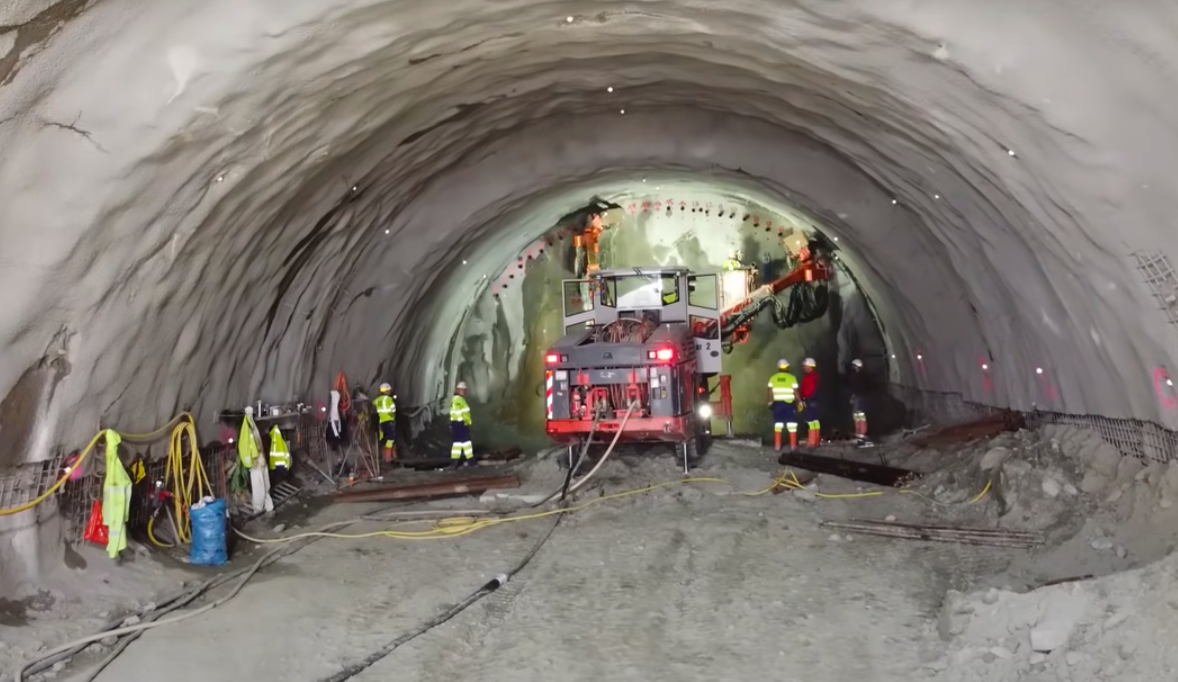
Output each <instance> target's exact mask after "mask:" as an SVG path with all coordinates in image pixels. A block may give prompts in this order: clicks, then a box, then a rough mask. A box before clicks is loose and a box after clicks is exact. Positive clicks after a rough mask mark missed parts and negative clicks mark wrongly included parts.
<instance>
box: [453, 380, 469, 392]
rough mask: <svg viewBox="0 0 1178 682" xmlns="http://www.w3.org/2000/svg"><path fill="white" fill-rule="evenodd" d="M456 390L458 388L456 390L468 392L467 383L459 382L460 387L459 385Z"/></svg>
mask: <svg viewBox="0 0 1178 682" xmlns="http://www.w3.org/2000/svg"><path fill="white" fill-rule="evenodd" d="M454 388H456V389H458V390H460V391H465V390H466V382H465V381H459V382H458V385H457V386H455V387H454Z"/></svg>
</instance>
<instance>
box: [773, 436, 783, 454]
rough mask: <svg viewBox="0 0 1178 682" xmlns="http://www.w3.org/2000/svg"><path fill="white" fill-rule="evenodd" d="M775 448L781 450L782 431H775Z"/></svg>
mask: <svg viewBox="0 0 1178 682" xmlns="http://www.w3.org/2000/svg"><path fill="white" fill-rule="evenodd" d="M773 449H774V450H776V451H777V452H781V432H780V431H774V432H773Z"/></svg>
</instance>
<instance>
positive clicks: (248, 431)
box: [237, 414, 258, 469]
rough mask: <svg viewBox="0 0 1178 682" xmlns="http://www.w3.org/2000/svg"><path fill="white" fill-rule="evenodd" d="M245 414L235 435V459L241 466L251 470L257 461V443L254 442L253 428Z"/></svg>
mask: <svg viewBox="0 0 1178 682" xmlns="http://www.w3.org/2000/svg"><path fill="white" fill-rule="evenodd" d="M251 421H252V420H251V419H250V417H249V415H248V414H247V415H246V416H245V417H244V418H243V419H242V420H241V431H240V432H239V433H238V434H237V458H238V459H240V460H241V466H243V467H245V468H246V469H253V468H254V464H256V463H257V461H258V443H257V441H255V440H254V426H253V424H251V423H250V422H251Z"/></svg>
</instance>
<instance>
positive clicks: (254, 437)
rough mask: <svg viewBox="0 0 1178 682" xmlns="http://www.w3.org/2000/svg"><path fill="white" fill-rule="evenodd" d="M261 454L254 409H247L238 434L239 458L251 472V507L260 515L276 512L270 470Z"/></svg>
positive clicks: (260, 439)
mask: <svg viewBox="0 0 1178 682" xmlns="http://www.w3.org/2000/svg"><path fill="white" fill-rule="evenodd" d="M261 452H262V435H261V434H260V433H258V425H257V424H255V423H254V408H252V407H246V408H245V416H243V417H242V418H241V431H240V432H238V434H237V458H238V460H239V461H240V462H241V466H243V467H245V468H246V469H248V470H249V472H250V493H252V499H251V506H252V507H253V508H254V511H255V512H256V513H258V514H261V513H262V512H272V511H274V498H272V497H270V470H269V469H268V468H267V467H266V460H265V459H263V458H262V456H261Z"/></svg>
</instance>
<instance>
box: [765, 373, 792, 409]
mask: <svg viewBox="0 0 1178 682" xmlns="http://www.w3.org/2000/svg"><path fill="white" fill-rule="evenodd" d="M769 388H770V389H771V390H772V391H773V402H775V403H792V402H793V401H794V400H795V399H796V398H797V391H798V380H797V379H796V378H795V377H794V375H792V374H790V373H789V372H778V373H776V374H774V375H773V376H771V377H769Z"/></svg>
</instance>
